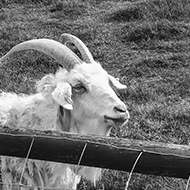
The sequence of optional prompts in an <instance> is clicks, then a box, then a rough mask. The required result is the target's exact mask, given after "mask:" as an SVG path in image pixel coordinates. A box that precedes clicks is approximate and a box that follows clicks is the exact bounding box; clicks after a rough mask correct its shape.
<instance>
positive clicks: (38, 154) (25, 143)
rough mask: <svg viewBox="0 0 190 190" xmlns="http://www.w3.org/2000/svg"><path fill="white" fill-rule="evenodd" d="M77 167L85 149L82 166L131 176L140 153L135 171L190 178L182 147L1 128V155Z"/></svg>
mask: <svg viewBox="0 0 190 190" xmlns="http://www.w3.org/2000/svg"><path fill="white" fill-rule="evenodd" d="M32 141H33V142H34V143H33V145H32V149H31V152H30V154H29V158H31V159H39V160H47V161H55V162H63V163H70V164H77V163H78V161H79V158H80V156H81V152H82V150H83V149H84V146H85V145H87V146H86V149H85V152H84V155H83V157H82V160H81V163H80V164H81V165H85V166H94V167H101V168H109V169H114V170H122V171H127V172H130V171H131V168H132V167H133V164H134V162H135V160H136V158H137V157H138V155H139V154H140V153H141V152H143V153H142V155H141V157H140V159H139V161H138V163H137V165H136V167H135V171H134V172H137V173H143V174H153V175H161V176H170V177H177V178H184V179H187V178H188V177H189V175H190V147H189V146H184V145H175V144H165V143H157V142H147V141H139V140H129V139H121V138H111V137H101V136H90V135H79V134H71V133H63V132H55V131H54V132H52V131H36V130H35V131H33V130H24V129H10V128H8V127H0V155H6V156H16V157H22V158H26V155H27V153H28V149H29V147H30V145H31V142H32Z"/></svg>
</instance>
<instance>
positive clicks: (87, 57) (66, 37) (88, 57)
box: [60, 33, 94, 63]
mask: <svg viewBox="0 0 190 190" xmlns="http://www.w3.org/2000/svg"><path fill="white" fill-rule="evenodd" d="M60 41H61V42H62V43H63V44H66V43H67V42H71V43H73V44H74V45H75V46H76V47H77V48H78V50H79V51H80V53H81V55H82V58H83V60H84V62H86V63H93V62H94V58H93V56H92V54H91V53H90V51H89V49H88V48H87V46H86V45H85V44H84V43H83V42H82V41H81V40H80V39H79V38H77V37H76V36H73V35H71V34H67V33H64V34H62V35H61V37H60Z"/></svg>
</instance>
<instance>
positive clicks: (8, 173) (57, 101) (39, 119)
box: [0, 35, 129, 190]
mask: <svg viewBox="0 0 190 190" xmlns="http://www.w3.org/2000/svg"><path fill="white" fill-rule="evenodd" d="M66 36H69V38H70V35H66ZM75 38H76V37H75ZM37 42H38V41H37ZM41 42H43V43H44V42H46V41H45V40H44V39H43V41H40V48H41V44H42V43H41ZM47 42H48V43H49V41H47ZM79 42H80V41H79ZM35 43H36V41H35ZM51 43H52V41H51ZM53 43H54V42H53ZM55 45H57V42H56V43H55ZM77 45H78V44H77V43H76V46H77ZM83 45H84V44H82V46H83ZM33 46H34V43H33V41H32V47H33ZM57 46H59V48H62V46H64V45H62V44H61V45H60V44H58V45H57ZM26 47H27V48H28V47H30V42H29V44H28V43H22V44H21V45H20V44H19V45H18V46H16V48H15V47H14V48H13V51H18V49H19V51H20V49H21V50H23V49H24V48H26ZM40 48H39V47H38V48H37V50H39V49H40ZM45 48H49V45H48V46H47V47H46V44H45ZM80 48H81V46H80ZM15 49H16V50H15ZM65 49H66V51H68V52H67V53H69V56H70V57H69V59H71V58H72V59H74V61H75V62H80V60H79V58H76V55H73V52H70V51H69V50H67V48H66V47H65V46H64V47H63V50H64V51H65ZM84 49H85V48H84ZM11 51H12V50H11ZM59 51H60V50H59ZM86 51H87V50H86ZM43 52H44V48H43ZM60 52H61V51H60ZM61 53H62V52H61ZM8 54H9V53H8ZM48 54H51V52H50V50H49V49H48ZM81 54H82V55H83V56H84V57H85V58H86V57H87V58H88V57H89V60H90V61H91V62H93V63H91V64H86V63H85V62H80V64H75V65H73V66H72V67H71V69H70V66H68V68H69V69H67V70H66V69H62V68H61V69H60V70H59V71H58V72H57V73H56V74H55V75H53V74H49V75H46V76H44V77H43V78H42V79H41V80H40V81H38V82H37V93H36V94H34V95H23V94H20V95H17V94H14V93H5V92H3V93H1V95H0V122H1V124H2V125H6V126H11V127H19V128H28V129H37V130H58V131H67V132H73V133H80V134H96V135H106V136H107V135H109V132H110V130H111V127H112V126H113V125H114V124H115V123H123V122H126V121H127V120H128V118H129V114H128V112H127V110H126V107H125V105H124V103H123V102H122V101H121V100H120V99H119V98H118V97H117V95H116V94H115V92H114V91H113V89H112V88H111V86H110V83H111V84H112V85H113V86H115V87H116V88H120V89H121V88H124V87H125V86H124V85H122V84H121V83H119V81H117V80H116V79H115V78H114V77H112V76H110V75H108V73H107V72H106V71H105V70H104V69H103V68H102V67H101V66H100V64H99V63H97V62H95V61H93V60H92V59H93V58H92V56H91V55H90V56H88V52H87V53H86V54H85V53H84V52H83V53H81ZM84 54H85V55H84ZM60 56H62V55H60V53H59V55H53V57H54V58H57V57H58V59H59V60H61V61H63V60H62V58H60ZM64 56H65V55H64ZM87 58H86V59H87ZM65 59H66V58H65ZM0 61H1V60H0ZM67 61H69V60H67ZM71 64H72V62H71ZM46 148H48V147H46ZM23 166H24V159H21V158H13V157H5V156H1V171H2V181H3V183H4V186H3V187H4V189H5V190H12V189H15V187H16V188H17V189H18V187H19V185H15V183H17V184H18V183H19V182H22V184H24V185H26V187H23V188H22V189H27V187H28V188H29V187H31V188H33V189H38V188H39V187H41V188H45V189H49V188H53V187H54V188H56V189H57V188H60V189H76V186H77V184H78V183H79V181H80V176H83V177H84V178H86V179H89V180H91V181H92V182H94V183H95V182H96V181H97V180H98V179H99V178H100V176H101V169H98V168H90V167H81V166H80V167H76V166H74V165H71V164H62V163H54V162H47V161H38V160H28V162H27V164H26V167H25V168H23ZM22 172H23V176H22V180H21V181H20V177H21V174H22Z"/></svg>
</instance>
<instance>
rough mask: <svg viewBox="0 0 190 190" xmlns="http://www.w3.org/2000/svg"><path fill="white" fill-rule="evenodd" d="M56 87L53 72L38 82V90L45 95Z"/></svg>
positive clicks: (49, 93)
mask: <svg viewBox="0 0 190 190" xmlns="http://www.w3.org/2000/svg"><path fill="white" fill-rule="evenodd" d="M55 87H56V85H55V77H54V76H53V75H51V74H50V75H46V76H44V77H43V78H42V79H41V80H40V81H38V82H37V91H38V92H40V93H41V94H42V96H45V97H47V96H49V95H51V93H52V92H53V90H54V89H55Z"/></svg>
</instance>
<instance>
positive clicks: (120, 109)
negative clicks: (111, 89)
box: [114, 104, 127, 113]
mask: <svg viewBox="0 0 190 190" xmlns="http://www.w3.org/2000/svg"><path fill="white" fill-rule="evenodd" d="M114 110H115V111H116V112H122V113H124V112H126V111H127V108H126V106H125V105H124V104H123V105H117V106H115V107H114Z"/></svg>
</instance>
